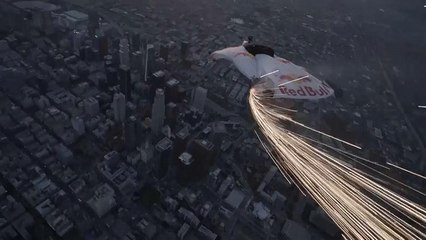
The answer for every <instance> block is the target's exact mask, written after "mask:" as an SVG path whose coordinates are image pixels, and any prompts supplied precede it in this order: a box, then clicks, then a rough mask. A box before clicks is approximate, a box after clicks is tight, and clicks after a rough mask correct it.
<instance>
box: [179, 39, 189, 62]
mask: <svg viewBox="0 0 426 240" xmlns="http://www.w3.org/2000/svg"><path fill="white" fill-rule="evenodd" d="M188 52H189V42H187V41H183V42H181V44H180V56H181V58H182V60H185V59H186V57H187V56H188Z"/></svg>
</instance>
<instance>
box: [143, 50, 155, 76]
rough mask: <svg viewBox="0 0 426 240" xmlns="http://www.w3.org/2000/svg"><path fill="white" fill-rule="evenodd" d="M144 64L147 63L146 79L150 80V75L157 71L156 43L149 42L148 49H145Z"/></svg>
mask: <svg viewBox="0 0 426 240" xmlns="http://www.w3.org/2000/svg"><path fill="white" fill-rule="evenodd" d="M144 65H145V71H144V73H145V78H144V80H145V81H148V77H150V76H151V74H153V73H154V72H155V69H156V66H155V49H154V45H152V44H147V45H146V50H145V58H144Z"/></svg>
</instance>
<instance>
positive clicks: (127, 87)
mask: <svg viewBox="0 0 426 240" xmlns="http://www.w3.org/2000/svg"><path fill="white" fill-rule="evenodd" d="M118 72H119V77H120V91H121V92H122V93H123V94H124V95H125V96H126V99H129V100H130V99H131V97H132V96H131V93H132V81H131V73H130V68H129V66H125V65H120V69H119V70H118Z"/></svg>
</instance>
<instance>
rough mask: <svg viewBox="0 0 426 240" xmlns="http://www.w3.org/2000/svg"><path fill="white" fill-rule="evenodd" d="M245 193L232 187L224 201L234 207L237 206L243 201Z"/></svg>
mask: <svg viewBox="0 0 426 240" xmlns="http://www.w3.org/2000/svg"><path fill="white" fill-rule="evenodd" d="M244 198H245V195H244V193H243V192H241V191H240V190H238V189H233V190H232V192H231V193H230V194H229V195H228V197H227V198H226V199H225V202H226V203H227V204H229V205H230V206H232V207H233V208H234V209H236V208H239V207H240V205H241V203H242V202H243V200H244Z"/></svg>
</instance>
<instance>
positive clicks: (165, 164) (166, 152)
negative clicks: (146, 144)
mask: <svg viewBox="0 0 426 240" xmlns="http://www.w3.org/2000/svg"><path fill="white" fill-rule="evenodd" d="M172 148H173V142H172V141H171V140H170V139H169V138H167V137H165V138H163V139H161V140H160V141H159V142H158V143H157V144H156V145H155V154H154V156H155V158H156V159H155V161H154V170H155V172H156V173H157V176H158V177H159V178H162V177H164V175H165V174H166V173H167V170H168V168H169V163H170V157H171V153H172Z"/></svg>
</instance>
